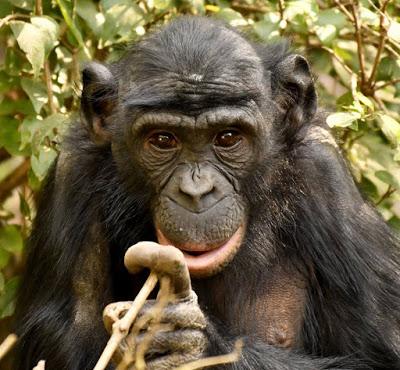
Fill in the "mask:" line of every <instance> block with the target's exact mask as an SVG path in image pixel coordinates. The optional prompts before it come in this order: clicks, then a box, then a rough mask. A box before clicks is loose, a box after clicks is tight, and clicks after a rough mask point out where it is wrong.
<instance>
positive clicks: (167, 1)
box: [153, 0, 172, 10]
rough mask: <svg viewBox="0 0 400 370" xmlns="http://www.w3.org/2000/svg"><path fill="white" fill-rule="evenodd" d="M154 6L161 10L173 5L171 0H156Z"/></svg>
mask: <svg viewBox="0 0 400 370" xmlns="http://www.w3.org/2000/svg"><path fill="white" fill-rule="evenodd" d="M153 3H154V7H155V8H156V9H159V10H164V9H167V8H170V7H171V5H172V1H171V0H154V1H153Z"/></svg>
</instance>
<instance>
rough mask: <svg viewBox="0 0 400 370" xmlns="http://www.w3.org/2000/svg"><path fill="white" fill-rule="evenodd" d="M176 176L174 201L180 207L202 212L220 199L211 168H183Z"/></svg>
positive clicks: (220, 194)
mask: <svg viewBox="0 0 400 370" xmlns="http://www.w3.org/2000/svg"><path fill="white" fill-rule="evenodd" d="M179 172H180V173H178V174H176V176H177V178H176V179H175V184H176V185H175V186H174V188H175V190H174V191H173V193H174V196H173V198H174V200H175V201H176V202H177V203H178V204H180V205H181V206H183V207H185V208H187V209H189V210H191V211H193V212H202V211H204V210H206V209H208V208H210V207H212V206H213V205H214V204H216V203H217V202H218V201H219V200H221V199H222V192H221V189H220V187H221V186H220V182H221V181H218V179H217V176H216V174H215V170H213V169H212V168H211V167H209V166H206V167H201V168H200V166H197V165H196V166H193V167H185V168H183V169H182V170H181V171H179Z"/></svg>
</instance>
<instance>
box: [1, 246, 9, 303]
mask: <svg viewBox="0 0 400 370" xmlns="http://www.w3.org/2000/svg"><path fill="white" fill-rule="evenodd" d="M10 257H11V253H10V252H7V251H6V250H5V249H2V248H0V269H2V268H4V267H5V266H7V264H8V261H9V260H10ZM0 297H1V295H0Z"/></svg>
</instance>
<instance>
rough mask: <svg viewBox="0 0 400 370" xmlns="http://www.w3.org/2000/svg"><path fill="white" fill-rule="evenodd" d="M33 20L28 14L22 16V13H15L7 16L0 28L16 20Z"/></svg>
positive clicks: (1, 22)
mask: <svg viewBox="0 0 400 370" xmlns="http://www.w3.org/2000/svg"><path fill="white" fill-rule="evenodd" d="M19 18H21V19H31V17H30V16H29V15H27V14H21V13H14V14H10V15H7V16H6V17H4V18H2V19H0V28H1V27H3V26H4V25H6V24H7V23H8V22H9V21H12V20H14V19H19Z"/></svg>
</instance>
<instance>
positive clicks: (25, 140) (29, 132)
mask: <svg viewBox="0 0 400 370" xmlns="http://www.w3.org/2000/svg"><path fill="white" fill-rule="evenodd" d="M42 122H43V121H42V120H38V119H37V118H31V117H27V118H25V119H24V120H23V122H22V124H21V127H20V132H21V146H20V149H24V148H26V147H27V146H28V145H29V144H31V143H32V141H33V137H34V135H35V133H36V132H37V131H38V130H40V126H41V124H42Z"/></svg>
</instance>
